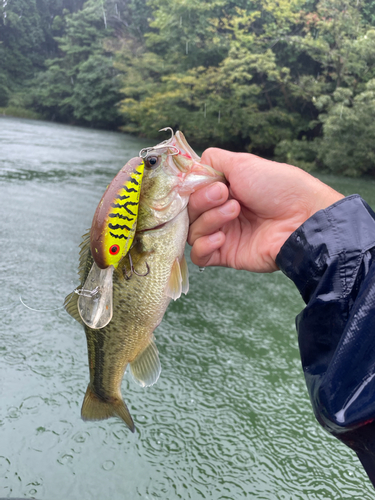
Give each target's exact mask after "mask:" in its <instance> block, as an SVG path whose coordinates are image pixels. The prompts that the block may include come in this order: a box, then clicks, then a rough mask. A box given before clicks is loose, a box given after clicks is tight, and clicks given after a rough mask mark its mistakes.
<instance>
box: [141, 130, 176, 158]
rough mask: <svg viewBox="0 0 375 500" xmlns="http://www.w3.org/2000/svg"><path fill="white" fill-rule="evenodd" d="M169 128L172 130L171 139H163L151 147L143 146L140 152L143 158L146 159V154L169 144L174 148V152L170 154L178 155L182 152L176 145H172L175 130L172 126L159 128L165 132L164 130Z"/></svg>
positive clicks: (170, 147)
mask: <svg viewBox="0 0 375 500" xmlns="http://www.w3.org/2000/svg"><path fill="white" fill-rule="evenodd" d="M167 130H170V132H171V134H172V135H171V137H170V138H169V139H166V140H165V141H162V142H160V143H159V144H157V145H156V146H152V147H149V148H142V149H141V150H140V152H139V155H138V156H140V157H141V158H143V159H145V158H146V156H147V155H148V154H149V153H150V152H151V151H153V150H155V149H156V150H157V149H165V147H166V146H168V149H172V150H174V151H173V152H172V153H169V155H168V156H175V155H178V154H180V150H179V149H178V148H177V147H176V146H172V144H170V143H171V141H172V139H173V137H174V132H173V129H172V128H171V127H165V128H161V129H160V130H159V132H164V131H167Z"/></svg>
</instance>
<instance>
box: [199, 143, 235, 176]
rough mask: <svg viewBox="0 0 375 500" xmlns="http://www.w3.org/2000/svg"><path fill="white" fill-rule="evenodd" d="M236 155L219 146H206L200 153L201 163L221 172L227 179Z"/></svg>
mask: <svg viewBox="0 0 375 500" xmlns="http://www.w3.org/2000/svg"><path fill="white" fill-rule="evenodd" d="M236 157H238V153H232V152H231V151H226V150H225V149H220V148H208V149H206V150H205V151H204V152H203V154H202V158H201V163H204V164H205V165H209V166H210V167H213V168H214V169H215V170H218V171H219V172H222V173H223V174H224V176H225V178H226V179H227V180H229V176H230V172H231V170H232V168H233V165H234V164H235V162H236V159H237V158H236Z"/></svg>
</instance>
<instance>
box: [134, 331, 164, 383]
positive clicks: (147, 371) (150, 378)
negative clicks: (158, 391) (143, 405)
mask: <svg viewBox="0 0 375 500" xmlns="http://www.w3.org/2000/svg"><path fill="white" fill-rule="evenodd" d="M130 372H131V374H132V375H133V378H134V380H135V381H136V382H137V384H139V385H140V386H142V387H149V386H150V385H153V384H155V382H157V380H158V378H159V375H160V372H161V365H160V360H159V353H158V348H157V347H156V345H155V342H154V336H153V335H152V337H151V338H150V340H149V343H148V344H147V346H146V347H145V349H143V351H142V352H141V353H140V354H138V356H137V357H136V358H135V360H134V361H133V362H132V363H130Z"/></svg>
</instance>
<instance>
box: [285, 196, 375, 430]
mask: <svg viewBox="0 0 375 500" xmlns="http://www.w3.org/2000/svg"><path fill="white" fill-rule="evenodd" d="M374 248H375V214H374V213H373V212H372V210H371V208H370V207H369V206H368V205H367V204H366V203H365V202H364V201H363V200H362V199H361V198H360V197H358V196H351V197H348V198H345V199H343V200H340V201H339V202H337V203H335V204H334V205H332V206H331V207H329V208H327V209H325V210H321V211H319V212H317V213H316V214H315V215H314V216H312V217H311V218H310V219H309V220H308V221H306V222H305V223H304V224H303V225H302V226H301V227H300V228H299V229H298V230H297V231H295V232H294V233H293V234H292V236H291V237H290V238H289V239H288V240H287V242H286V243H285V244H284V246H283V247H282V248H281V251H280V253H279V254H278V256H277V260H276V262H277V265H278V266H279V267H280V269H281V270H282V271H283V272H284V273H285V274H286V275H287V276H288V277H289V278H290V279H292V280H293V281H294V283H295V284H296V286H297V288H298V289H299V291H300V293H301V295H302V297H303V299H304V301H305V302H306V308H305V309H304V310H303V311H302V312H301V313H300V314H299V316H298V317H297V330H298V340H299V347H300V352H301V360H302V366H303V370H304V374H305V378H306V383H307V387H308V390H309V394H310V398H311V402H312V405H313V408H314V412H315V415H316V417H317V418H318V420H319V421H320V423H321V424H322V425H323V426H324V427H326V428H327V429H328V430H330V431H331V432H333V433H334V434H338V433H339V432H343V431H345V429H350V428H352V427H353V426H356V425H361V424H362V423H363V422H365V421H366V420H369V419H373V418H375V397H374V398H372V399H371V397H370V395H371V394H375V376H374V379H372V378H371V377H372V375H373V374H375V342H372V338H373V336H374V335H375V266H374V265H373V262H374V256H375V250H374Z"/></svg>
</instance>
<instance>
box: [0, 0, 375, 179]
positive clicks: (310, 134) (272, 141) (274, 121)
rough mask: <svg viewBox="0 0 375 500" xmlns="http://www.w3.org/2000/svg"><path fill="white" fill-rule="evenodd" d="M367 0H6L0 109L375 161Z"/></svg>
mask: <svg viewBox="0 0 375 500" xmlns="http://www.w3.org/2000/svg"><path fill="white" fill-rule="evenodd" d="M374 22H375V0H370V1H364V0H320V1H315V0H250V1H249V0H87V1H82V0H1V1H0V113H2V114H10V115H14V116H24V117H31V118H42V119H45V120H54V121H58V122H62V123H68V124H75V125H83V126H91V127H97V128H105V129H112V130H122V131H124V132H128V133H131V134H136V135H141V136H147V137H152V138H157V137H158V132H157V131H158V130H159V129H160V128H163V127H166V126H170V127H173V128H174V129H180V130H182V131H183V132H184V133H185V135H186V136H187V138H188V140H189V142H190V143H191V144H193V145H194V146H195V147H198V148H205V147H207V146H218V147H224V148H228V149H231V150H233V151H248V152H252V153H255V154H259V155H261V156H264V157H267V158H272V159H276V160H278V161H285V162H288V163H291V164H294V165H297V166H299V167H302V168H304V169H306V170H313V169H318V170H323V171H329V172H335V173H341V174H344V175H349V176H360V175H364V174H366V175H371V176H374V175H375V141H374V138H375V120H374V117H375V64H374V63H375V27H374Z"/></svg>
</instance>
